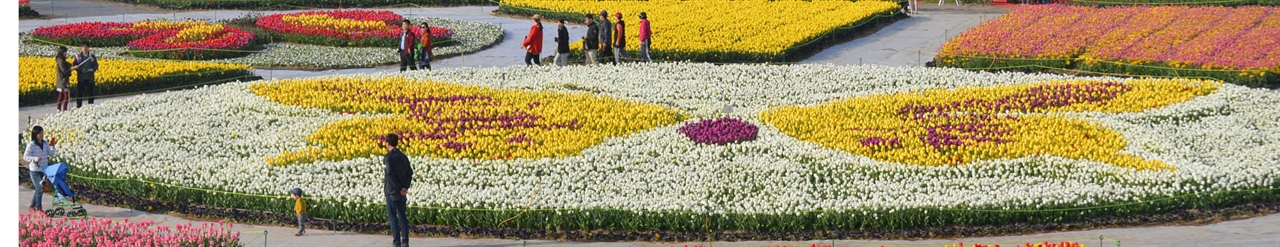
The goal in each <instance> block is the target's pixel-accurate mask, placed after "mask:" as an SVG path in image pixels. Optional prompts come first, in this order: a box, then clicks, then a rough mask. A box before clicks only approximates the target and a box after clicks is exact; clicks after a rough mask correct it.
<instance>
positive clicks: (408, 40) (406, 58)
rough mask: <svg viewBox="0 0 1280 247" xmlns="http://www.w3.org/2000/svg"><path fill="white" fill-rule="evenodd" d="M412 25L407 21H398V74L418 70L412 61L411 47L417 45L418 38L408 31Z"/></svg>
mask: <svg viewBox="0 0 1280 247" xmlns="http://www.w3.org/2000/svg"><path fill="white" fill-rule="evenodd" d="M411 27H413V25H412V24H410V23H409V20H402V21H400V42H399V43H398V44H399V46H397V49H396V53H399V54H400V72H404V71H405V70H406V69H408V70H418V66H417V65H416V64H414V61H413V54H414V53H413V47H414V43H417V41H418V37H417V36H415V35H413V32H412V31H410V29H411Z"/></svg>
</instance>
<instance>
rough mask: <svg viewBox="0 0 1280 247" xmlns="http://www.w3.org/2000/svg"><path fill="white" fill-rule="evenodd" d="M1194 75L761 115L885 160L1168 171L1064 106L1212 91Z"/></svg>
mask: <svg viewBox="0 0 1280 247" xmlns="http://www.w3.org/2000/svg"><path fill="white" fill-rule="evenodd" d="M1220 85H1221V83H1220V82H1215V81H1199V80H1164V79H1161V80H1157V79H1147V80H1137V81H1131V82H1128V83H1116V82H1101V81H1087V80H1080V81H1047V82H1041V83H1035V84H1026V85H1014V86H998V87H980V88H973V87H967V88H959V89H954V90H928V91H923V92H912V93H897V94H881V95H871V96H864V97H858V98H850V99H841V100H835V101H831V102H827V103H823V104H821V105H817V106H808V107H802V106H784V107H777V108H773V109H770V110H768V111H765V112H762V113H761V114H760V118H761V119H762V120H764V121H765V122H767V123H769V124H771V125H774V126H776V127H778V128H779V129H780V130H781V131H782V132H783V133H786V134H788V135H791V136H793V137H796V138H798V139H800V140H804V141H810V142H815V143H818V144H822V145H823V146H826V147H828V148H833V149H837V150H844V151H848V152H853V153H857V154H860V155H866V156H869V157H871V158H874V159H876V160H880V161H886V162H902V163H908V164H916V165H924V166H939V165H958V164H964V163H968V162H973V161H977V160H991V159H1000V158H1019V157H1024V156H1028V155H1055V156H1060V157H1066V158H1073V159H1090V160H1095V161H1100V162H1105V163H1109V164H1112V165H1115V166H1119V167H1127V168H1136V169H1151V170H1159V169H1170V170H1172V169H1174V168H1173V167H1171V166H1169V165H1167V164H1164V163H1163V162H1160V161H1157V160H1143V159H1142V158H1139V157H1136V156H1132V155H1128V154H1123V153H1119V152H1117V151H1118V150H1121V149H1123V148H1124V147H1125V138H1124V136H1122V135H1121V134H1120V133H1117V132H1115V131H1113V130H1110V129H1107V128H1106V127H1105V126H1100V125H1098V124H1096V123H1093V122H1090V121H1087V120H1081V119H1077V118H1073V117H1069V116H1066V115H1064V114H1063V113H1065V112H1087V111H1092V112H1106V113H1120V112H1137V111H1142V110H1145V109H1151V108H1156V107H1161V106H1165V105H1169V104H1174V103H1178V102H1182V101H1186V100H1188V99H1191V98H1192V97H1195V96H1200V95H1206V94H1209V93H1212V92H1214V91H1216V90H1217V87H1218V86H1220Z"/></svg>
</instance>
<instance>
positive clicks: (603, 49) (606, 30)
mask: <svg viewBox="0 0 1280 247" xmlns="http://www.w3.org/2000/svg"><path fill="white" fill-rule="evenodd" d="M597 26H599V27H600V57H601V58H604V59H605V60H604V61H605V62H609V61H612V59H609V57H612V56H613V31H612V30H613V23H612V22H609V12H607V11H604V10H601V11H600V24H597ZM614 64H618V63H616V62H615V63H614Z"/></svg>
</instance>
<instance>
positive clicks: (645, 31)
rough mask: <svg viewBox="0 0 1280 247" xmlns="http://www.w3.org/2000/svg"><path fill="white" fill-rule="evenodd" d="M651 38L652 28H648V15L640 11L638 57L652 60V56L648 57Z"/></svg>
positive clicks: (648, 60) (647, 60)
mask: <svg viewBox="0 0 1280 247" xmlns="http://www.w3.org/2000/svg"><path fill="white" fill-rule="evenodd" d="M652 40H653V30H649V17H648V16H647V15H645V13H644V12H640V58H643V59H644V61H645V62H651V63H652V62H653V58H651V57H649V44H650V43H652Z"/></svg>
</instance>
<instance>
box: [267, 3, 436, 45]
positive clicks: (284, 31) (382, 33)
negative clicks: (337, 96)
mask: <svg viewBox="0 0 1280 247" xmlns="http://www.w3.org/2000/svg"><path fill="white" fill-rule="evenodd" d="M403 19H404V18H403V17H401V16H400V15H399V14H396V13H395V12H391V11H388V10H317V11H306V12H298V13H288V14H273V15H268V16H263V17H260V18H258V21H257V25H258V26H259V27H262V28H264V29H267V30H271V31H274V32H275V33H276V34H277V35H278V36H280V37H281V39H282V40H284V41H288V42H294V43H300V44H315V45H328V46H368V47H396V45H397V44H399V42H400V40H399V39H398V38H397V37H399V35H400V32H401V27H400V25H401V24H402V23H401V22H400V21H401V20H403ZM413 25H414V26H412V27H410V32H413V34H414V35H417V36H419V37H421V36H422V33H423V30H422V28H420V27H418V26H417V25H418V24H416V23H415V24H413ZM452 36H453V31H452V30H449V29H445V28H440V27H431V38H432V39H431V40H432V43H433V44H436V46H443V45H441V44H444V43H447V40H448V39H449V37H452Z"/></svg>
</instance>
